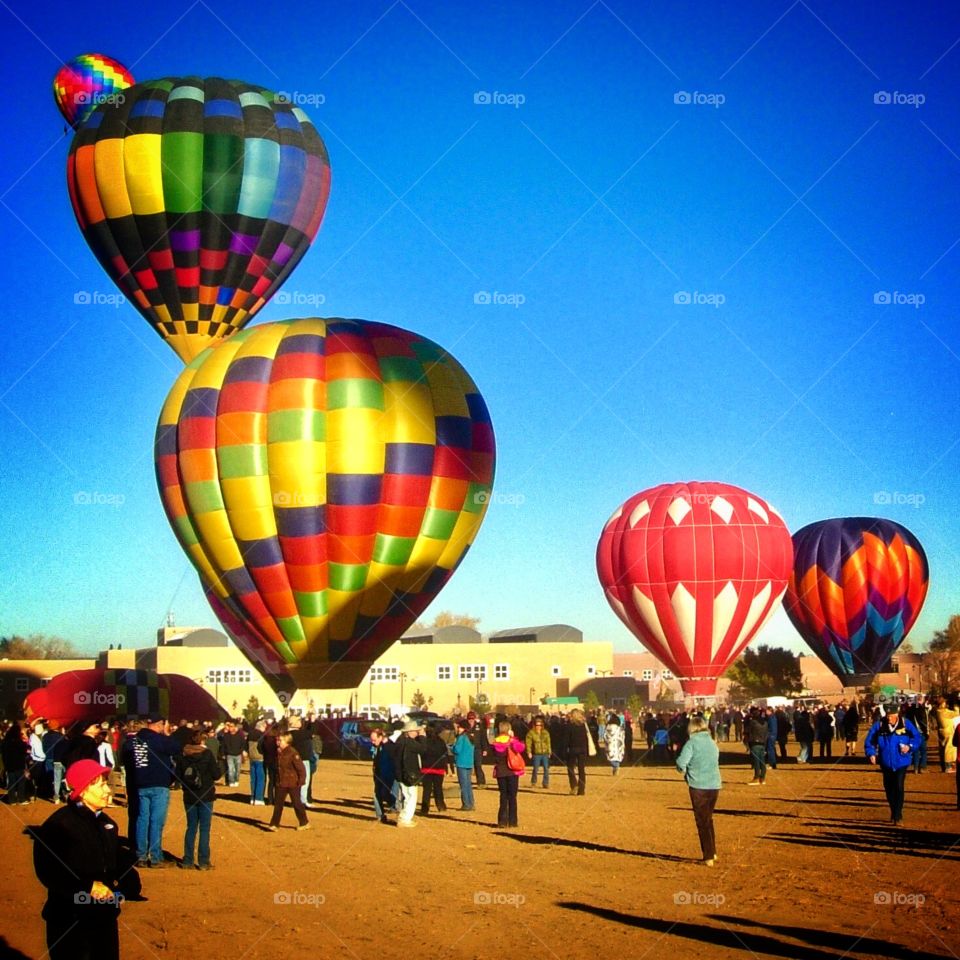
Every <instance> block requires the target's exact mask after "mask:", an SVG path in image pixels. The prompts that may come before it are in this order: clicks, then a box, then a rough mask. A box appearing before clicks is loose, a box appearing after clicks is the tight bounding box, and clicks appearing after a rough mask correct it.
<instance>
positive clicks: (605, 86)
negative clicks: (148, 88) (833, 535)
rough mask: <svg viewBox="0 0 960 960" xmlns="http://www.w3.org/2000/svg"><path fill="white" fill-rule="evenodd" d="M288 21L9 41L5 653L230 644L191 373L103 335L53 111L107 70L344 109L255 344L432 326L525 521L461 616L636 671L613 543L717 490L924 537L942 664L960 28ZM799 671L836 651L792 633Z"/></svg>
mask: <svg viewBox="0 0 960 960" xmlns="http://www.w3.org/2000/svg"><path fill="white" fill-rule="evenodd" d="M340 6H342V7H344V8H346V7H349V9H338V8H337V7H340ZM518 7H519V9H518ZM264 9H265V8H264V7H263V5H262V4H252V3H248V2H245V0H235V2H232V3H230V4H225V3H219V2H216V3H214V2H209V3H208V2H196V3H176V2H173V3H166V4H162V5H146V6H143V5H141V6H137V7H136V8H129V7H123V6H114V7H112V8H111V9H110V12H109V14H108V15H106V14H105V15H103V16H101V17H94V16H87V17H85V18H82V22H80V23H78V22H77V21H78V18H77V17H76V16H75V6H72V5H71V6H69V7H68V6H67V5H66V4H59V3H53V4H50V5H34V6H32V7H28V6H26V5H18V6H17V7H16V8H11V7H8V6H6V5H0V24H2V29H3V34H4V36H5V37H6V38H7V43H6V45H5V46H6V57H7V69H6V70H5V76H6V84H7V93H6V96H5V97H4V101H3V102H4V106H3V116H4V120H3V125H4V130H5V138H4V148H3V151H2V154H0V236H2V241H3V249H4V251H5V256H4V257H3V258H2V262H0V283H2V288H3V289H4V291H5V292H6V300H5V309H4V311H3V315H2V316H3V319H2V329H3V334H4V339H5V346H4V349H3V351H2V362H0V445H2V449H3V451H4V458H3V469H2V471H0V503H2V504H3V514H2V531H3V537H2V540H0V635H7V634H10V633H13V632H19V633H30V632H42V633H56V634H59V635H62V636H64V637H66V638H68V639H70V640H73V641H74V642H76V643H77V644H78V645H80V646H81V647H82V648H84V649H89V650H95V649H99V648H101V647H103V646H105V645H107V644H109V643H117V642H122V643H123V644H124V645H125V646H130V645H135V644H142V643H144V642H148V641H149V640H150V638H151V637H152V636H153V632H154V630H155V629H156V628H157V627H158V626H159V625H161V623H162V622H163V620H164V617H165V615H166V613H167V610H168V608H172V609H173V611H174V613H175V615H176V618H177V621H178V622H180V623H199V624H207V623H211V622H212V614H211V613H210V611H209V609H208V608H207V606H206V603H205V601H204V600H203V597H202V594H201V592H200V589H199V587H198V585H197V580H196V577H195V575H194V574H193V572H192V568H190V567H189V565H188V563H187V561H186V560H185V558H184V557H183V555H182V553H181V551H180V548H179V546H178V545H177V543H176V541H175V540H174V537H173V534H172V532H171V531H170V529H169V527H168V525H167V522H166V519H165V517H164V515H163V512H162V509H161V507H160V503H159V498H158V495H157V492H156V488H155V484H154V480H153V465H152V440H153V431H154V427H155V423H156V418H157V415H158V413H159V411H160V407H161V404H162V402H163V399H164V397H165V395H166V392H167V390H168V389H169V387H170V385H171V384H172V383H173V380H174V378H175V376H176V374H177V372H178V370H179V368H180V364H179V361H178V360H177V358H176V357H175V355H174V354H173V352H172V351H170V350H169V349H168V348H167V347H165V346H164V345H163V344H162V343H161V341H160V340H159V339H158V338H157V337H156V336H155V335H154V334H153V333H152V332H151V331H150V330H149V328H148V326H147V324H146V322H145V321H143V320H142V319H141V318H140V317H139V315H138V314H137V313H136V312H135V311H134V310H133V308H132V307H130V306H129V305H126V304H122V305H120V306H113V305H110V304H108V303H96V302H94V303H91V304H76V303H75V302H74V301H75V297H76V294H77V293H78V292H87V293H91V294H92V295H94V294H98V293H99V294H103V295H108V294H112V293H114V288H113V286H112V284H111V282H110V281H109V280H108V279H107V277H106V276H105V274H104V273H103V272H102V271H101V269H100V267H99V265H98V264H97V262H96V260H95V259H94V257H93V256H92V254H91V253H90V252H89V250H88V249H87V247H86V244H85V242H84V241H83V238H82V237H81V235H80V232H79V230H78V228H77V226H76V224H75V221H74V218H73V214H72V212H71V210H70V205H69V201H68V197H67V192H66V187H65V182H64V165H65V158H66V154H67V151H68V146H69V139H68V138H67V137H65V136H64V135H63V132H62V127H63V125H62V122H61V120H60V117H59V115H58V114H57V112H56V110H55V107H54V105H53V102H52V98H51V96H50V83H51V80H52V77H53V74H54V73H55V71H56V69H57V67H58V66H59V64H60V62H61V61H63V60H66V59H69V58H70V57H72V56H75V55H76V54H79V53H82V52H88V51H101V52H105V53H108V54H110V55H111V56H114V57H116V58H117V59H119V60H121V61H122V62H124V63H125V64H127V66H129V67H130V68H131V70H132V71H133V73H134V75H135V76H136V77H137V78H138V79H149V78H152V77H158V76H174V75H179V74H188V73H192V74H202V75H210V76H213V75H220V76H228V77H238V78H242V79H245V80H249V81H254V82H259V83H261V84H263V85H264V86H267V87H272V88H273V89H276V90H282V91H285V92H288V93H291V94H294V95H299V96H301V97H306V98H310V99H309V100H307V101H304V102H307V103H309V104H310V105H309V106H307V107H306V109H307V111H308V113H310V115H311V117H312V118H313V119H314V121H315V122H316V124H317V126H318V129H319V130H320V132H321V135H322V136H323V137H324V139H325V141H326V144H327V148H328V150H329V153H330V158H331V165H332V170H333V187H332V192H331V198H330V203H329V206H328V208H327V213H326V217H325V220H324V224H323V226H322V228H321V231H320V234H319V236H318V238H317V241H316V242H315V244H314V246H313V248H312V249H311V251H310V252H309V253H308V254H307V256H306V258H305V259H304V260H303V262H302V263H301V265H300V267H299V268H298V270H297V271H296V273H295V274H294V275H293V276H292V277H291V278H290V280H289V281H288V282H287V284H286V287H285V288H284V291H283V292H284V293H286V294H287V295H288V297H289V300H288V303H287V304H279V303H276V302H274V303H272V304H270V305H268V306H267V307H266V308H265V309H264V310H263V311H262V312H261V314H260V315H259V317H258V318H257V319H256V320H255V321H254V322H264V321H269V320H274V319H281V318H285V317H291V316H305V315H316V314H319V315H323V316H348V317H365V318H369V319H378V320H384V321H387V322H390V323H395V324H398V325H400V326H405V327H409V328H411V329H414V330H416V331H418V332H420V333H423V334H425V335H427V336H429V337H431V338H432V339H434V340H436V341H438V342H439V343H441V344H442V345H444V346H445V347H446V348H447V349H449V350H450V351H451V352H453V353H454V354H455V355H456V356H457V357H458V359H459V360H460V361H461V362H462V363H463V364H464V365H465V366H466V367H467V369H468V370H469V371H470V373H471V374H472V376H473V377H474V379H475V380H476V382H477V383H478V385H479V386H480V388H481V390H482V392H483V393H484V395H485V397H486V399H487V402H488V405H489V407H490V410H491V413H492V416H493V421H494V426H495V428H496V432H497V439H498V453H499V458H498V475H497V484H496V496H495V498H494V502H493V504H492V506H491V509H490V511H489V513H488V516H487V519H486V522H485V525H484V527H483V529H482V530H481V532H480V535H479V537H478V539H477V542H476V544H475V545H474V548H473V550H472V552H471V554H470V555H469V556H468V558H467V559H466V560H465V562H464V564H463V565H462V566H461V568H460V570H459V571H458V573H457V575H456V577H455V578H454V580H453V581H452V582H451V583H450V584H449V586H448V587H447V588H446V590H445V591H444V592H443V593H442V594H441V595H440V597H439V598H438V599H437V600H436V601H435V603H434V606H433V607H432V608H431V609H432V610H433V611H437V610H440V609H453V610H457V611H462V612H469V613H471V614H473V615H476V616H479V617H481V618H482V620H481V628H482V629H484V630H496V629H501V628H506V627H511V626H517V625H526V624H534V623H544V622H553V621H562V622H569V623H572V624H575V625H577V626H579V627H581V628H582V629H583V630H584V633H585V635H586V637H587V639H591V640H602V639H607V640H612V641H614V642H615V643H616V644H617V646H618V647H619V648H622V649H636V648H637V647H636V644H635V641H634V640H633V639H632V637H631V636H630V635H629V633H628V632H627V630H626V628H624V627H623V626H622V625H621V624H620V622H619V621H618V620H617V619H616V618H615V616H614V615H613V613H612V612H611V611H610V610H609V608H608V607H607V604H606V602H605V600H604V598H603V596H602V593H601V590H600V588H599V586H598V584H597V580H596V574H595V568H594V551H595V547H596V541H597V538H598V536H599V533H600V530H601V527H602V526H603V524H604V522H605V521H606V519H607V517H608V516H609V515H610V513H611V512H612V511H613V510H614V509H615V508H616V507H617V506H618V505H619V504H620V503H621V502H622V501H623V500H624V499H626V498H627V497H628V496H629V495H631V494H633V493H634V492H636V491H638V490H641V489H643V488H645V487H649V486H653V485H655V484H657V483H660V482H665V481H671V480H690V479H702V480H722V481H726V482H731V483H736V484H739V485H741V486H744V487H746V488H748V489H750V490H752V491H755V492H756V493H758V494H760V495H761V496H763V497H765V498H766V499H767V500H768V501H770V502H771V503H772V504H774V505H775V506H776V507H777V508H778V509H779V510H780V512H781V513H782V514H783V515H784V517H785V519H786V521H787V523H788V526H789V527H790V529H791V530H796V529H797V528H799V527H801V526H803V525H805V524H806V523H809V522H811V521H813V520H817V519H822V518H824V517H830V516H843V515H858V514H867V515H882V516H888V517H890V518H891V519H894V520H898V521H899V522H901V523H904V524H906V525H907V526H909V527H910V528H911V529H912V530H913V531H914V532H915V533H916V534H917V536H918V537H919V538H920V539H921V541H922V542H923V544H924V545H925V547H926V549H927V552H928V555H929V558H930V563H931V590H930V595H929V597H928V600H927V605H926V608H925V610H924V613H923V615H922V617H921V619H920V621H919V622H918V624H917V626H916V627H915V630H914V634H913V636H912V639H913V640H914V642H920V643H922V642H924V641H925V640H927V639H929V637H930V635H931V634H932V632H933V631H934V630H936V629H938V628H940V627H941V626H943V625H945V623H946V621H947V619H948V618H949V616H950V614H952V613H954V612H958V611H960V602H958V598H957V582H958V578H957V573H958V570H960V562H958V548H957V543H958V540H960V510H958V496H960V484H958V480H957V477H958V476H960V418H958V415H957V400H958V397H960V324H958V323H957V320H956V316H957V305H958V298H960V288H958V284H957V283H956V281H955V277H956V274H957V268H958V265H960V244H958V242H957V241H958V239H960V188H958V184H960V113H958V111H957V109H956V107H957V104H956V96H957V94H956V91H957V89H958V83H957V79H958V70H960V44H958V43H957V41H958V38H960V11H957V10H953V9H945V8H944V7H943V6H942V5H939V4H938V5H931V4H916V5H913V6H910V7H907V6H906V5H896V8H894V7H893V5H889V6H887V5H885V6H884V7H880V8H878V7H877V5H875V4H868V3H848V4H842V5H835V4H824V3H804V2H797V3H791V2H789V0H786V2H782V3H752V2H744V3H738V4H736V5H735V9H732V10H731V9H729V5H724V4H719V3H693V4H683V3H678V4H671V5H666V6H664V5H654V4H650V5H643V6H638V5H635V4H630V3H623V2H617V3H614V2H610V3H606V2H597V3H591V2H590V0H583V2H576V3H574V2H562V0H561V2H556V3H550V4H545V3H531V4H523V5H516V4H509V3H495V4H485V5H483V6H482V8H474V7H473V5H468V4H460V3H454V4H449V3H436V2H426V0H416V2H403V0H401V2H396V3H391V2H390V0H382V2H379V3H368V2H360V3H356V4H350V5H337V6H335V5H332V4H331V5H327V6H326V7H325V8H324V9H318V8H314V7H311V6H307V7H305V8H302V12H300V13H294V12H293V8H292V7H291V6H289V5H283V4H280V5H274V6H273V7H271V13H270V15H269V16H265V15H264ZM14 10H15V12H14ZM478 94H486V95H487V96H479V97H478V96H477V95H478ZM878 95H879V96H878ZM477 99H479V100H481V101H483V100H488V101H489V102H480V103H477V102H475V100H477ZM877 99H879V100H880V101H881V102H879V103H878V102H875V101H876V100H877ZM678 100H679V101H681V102H676V101H678ZM684 101H686V102H684ZM883 101H886V102H883ZM482 293H489V294H491V295H492V294H494V293H496V294H499V295H500V296H498V297H493V296H491V297H490V298H489V299H491V300H493V301H495V302H491V303H487V304H485V303H476V302H475V300H477V299H479V300H483V299H485V298H484V297H482V296H481V297H477V294H482ZM878 295H879V296H878ZM884 295H887V296H884ZM92 299H93V300H96V299H97V297H96V296H92ZM878 299H879V300H880V301H883V300H885V299H888V300H889V301H891V302H888V303H885V302H880V303H877V302H875V300H878ZM685 300H689V301H690V302H683V301H685ZM496 301H501V302H496ZM677 301H680V302H677ZM312 304H322V305H319V306H313V305H312ZM428 615H429V612H428ZM761 639H763V640H766V641H768V642H789V643H790V644H791V645H793V646H794V647H795V648H796V649H802V644H801V643H800V641H799V639H798V638H796V635H795V634H794V633H793V631H792V628H791V627H790V626H789V624H788V623H787V621H786V619H785V618H780V619H779V620H778V621H775V622H773V623H772V624H771V626H770V628H769V629H768V631H767V632H766V633H765V634H764V636H763V637H762V638H761Z"/></svg>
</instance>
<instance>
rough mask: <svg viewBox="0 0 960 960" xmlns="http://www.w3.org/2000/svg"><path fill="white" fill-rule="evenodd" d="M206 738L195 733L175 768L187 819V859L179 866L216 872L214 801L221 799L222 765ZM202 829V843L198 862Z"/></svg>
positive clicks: (184, 847)
mask: <svg viewBox="0 0 960 960" xmlns="http://www.w3.org/2000/svg"><path fill="white" fill-rule="evenodd" d="M204 739H205V738H204V736H203V733H202V731H200V730H194V731H192V732H191V734H190V738H189V740H188V741H187V743H186V745H185V746H184V748H183V754H182V755H181V756H178V757H177V759H176V764H175V767H174V776H175V778H176V780H177V782H178V783H179V784H180V789H181V790H182V791H183V812H184V814H185V815H186V818H187V828H186V830H185V831H184V834H183V859H182V860H181V861H180V863H179V864H178V866H180V867H182V868H183V869H191V868H192V867H193V866H194V863H196V867H197V869H198V870H212V869H213V864H211V863H210V824H211V822H212V820H213V801H214V800H215V799H216V797H217V788H216V786H215V784H216V781H217V780H219V779H220V764H219V763H218V762H217V758H216V757H214V755H213V754H212V753H211V752H210V750H208V749H207V747H206V746H205V745H204ZM198 828H199V831H200V841H199V847H198V848H197V859H196V861H194V859H193V853H194V845H195V843H196V840H197V830H198Z"/></svg>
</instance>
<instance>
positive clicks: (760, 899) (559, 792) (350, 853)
mask: <svg viewBox="0 0 960 960" xmlns="http://www.w3.org/2000/svg"><path fill="white" fill-rule="evenodd" d="M722 747H723V751H724V753H723V760H724V767H723V776H724V789H723V791H722V793H721V795H720V802H719V804H718V809H717V815H716V818H715V822H716V828H717V837H718V863H717V866H716V867H715V868H714V869H710V868H707V867H705V866H704V865H702V864H701V863H699V846H698V844H697V836H696V830H695V829H694V824H693V816H692V814H691V812H690V808H689V800H688V796H687V792H686V786H685V785H684V783H683V781H682V779H681V778H680V777H679V776H678V775H676V774H675V773H674V771H673V769H672V767H668V766H639V765H638V766H631V767H628V768H625V769H623V770H621V772H620V775H619V776H617V777H613V776H611V774H610V770H609V768H608V767H605V766H595V767H591V768H589V771H588V779H587V793H586V796H583V797H576V796H570V795H569V790H568V786H567V781H566V776H565V771H563V770H558V769H555V770H554V778H553V780H552V782H551V784H550V789H549V790H544V789H542V788H541V787H540V786H537V787H536V788H532V787H531V786H530V778H529V774H528V775H527V776H526V777H525V778H524V782H523V785H522V788H521V792H520V798H519V818H520V828H519V830H516V831H505V830H499V829H497V828H496V827H495V826H494V825H493V824H494V823H495V822H496V809H497V793H496V791H495V789H489V788H488V789H485V790H480V791H479V792H478V793H477V810H476V812H473V813H459V812H458V811H457V808H458V807H459V797H458V796H457V795H456V790H455V787H454V786H453V785H452V784H451V782H450V778H448V779H447V788H446V791H447V797H448V805H449V808H448V811H447V813H446V814H442V815H436V814H433V815H431V816H430V817H429V818H426V819H423V818H419V817H418V821H417V827H416V829H414V830H400V829H397V828H396V827H394V826H389V827H388V826H384V825H381V824H380V823H378V822H377V821H376V820H374V819H373V816H372V812H371V803H370V800H369V794H370V792H371V774H370V768H369V765H368V764H366V763H362V762H357V761H336V760H322V761H321V762H320V767H319V770H318V773H317V778H316V780H315V791H314V792H315V797H316V798H317V809H316V810H314V811H313V812H311V814H310V820H311V824H312V829H311V830H310V831H307V832H303V833H298V832H296V831H294V829H293V826H294V824H295V818H294V816H293V811H292V810H289V809H288V810H287V811H285V813H284V822H283V824H282V826H281V829H280V831H279V832H278V833H273V834H272V833H268V832H266V831H264V830H263V829H262V825H263V824H265V823H266V821H267V820H268V819H269V813H270V810H269V808H266V807H252V806H250V804H249V803H248V802H247V801H248V795H246V794H245V793H244V792H243V790H244V785H245V783H246V776H245V775H244V776H243V778H242V780H241V788H239V789H222V790H221V791H220V797H219V798H218V800H217V803H216V806H215V816H214V827H213V839H212V848H213V862H214V864H215V869H214V870H213V871H210V872H204V873H201V872H198V871H189V872H188V871H185V870H178V869H176V868H173V869H167V870H144V871H143V883H144V894H145V895H146V897H147V900H146V901H145V902H139V903H127V904H125V905H124V908H123V913H122V915H121V921H120V922H121V950H122V955H123V956H124V958H127V960H132V958H144V960H151V958H157V957H165V956H172V957H187V956H190V957H202V958H207V960H214V958H221V957H222V958H225V960H227V958H229V960H260V958H263V960H273V958H278V957H280V958H283V957H291V958H303V957H315V956H319V957H332V956H337V957H341V958H354V960H367V958H370V960H393V958H397V960H400V958H404V960H408V958H409V957H410V955H411V954H418V955H426V956H429V957H430V958H431V960H447V958H449V960H459V958H477V960H480V958H490V960H500V958H502V957H503V956H504V955H506V954H508V953H509V954H510V955H514V956H519V957H525V956H534V957H536V958H537V960H548V958H556V960H565V958H587V957H590V958H592V960H596V958H602V957H621V956H624V957H630V958H631V960H641V958H644V957H650V958H654V957H656V958H659V957H669V958H671V960H687V958H691V960H692V958H721V957H724V958H725V957H739V958H743V960H748V958H759V957H783V958H799V960H806V958H809V960H828V958H836V960H839V958H841V957H851V958H865V957H879V958H891V960H908V958H910V960H913V958H915V957H925V958H932V960H946V958H956V957H958V955H960V937H958V927H960V882H958V881H960V843H958V841H960V812H957V810H956V801H955V796H956V795H955V788H954V778H953V776H952V775H950V774H942V773H940V772H939V769H934V768H931V769H929V770H928V771H927V772H926V773H924V774H922V775H920V776H915V775H913V774H910V775H909V776H908V779H907V807H906V814H905V816H906V823H905V827H906V828H905V829H902V828H894V827H893V826H891V825H890V824H889V813H888V810H887V807H886V803H885V801H884V796H883V788H882V784H881V782H880V776H879V774H878V773H876V772H875V771H874V770H872V769H871V768H870V767H869V766H867V765H866V764H865V763H864V761H863V760H862V759H860V760H857V761H847V762H843V761H840V762H836V761H835V762H834V763H833V764H832V765H819V764H814V765H807V766H798V765H797V764H796V763H795V761H794V760H790V761H789V762H788V763H787V764H781V765H780V767H779V769H777V770H776V771H772V772H771V773H770V775H769V777H768V779H767V783H766V785H764V786H763V787H751V786H747V781H748V780H749V779H750V772H749V769H748V764H747V761H746V758H745V756H744V754H743V753H742V748H740V747H739V746H738V745H736V744H723V745H722ZM792 752H793V753H794V754H795V753H796V746H795V745H792ZM170 809H171V813H170V817H169V819H168V821H167V828H166V831H165V834H164V847H165V849H166V850H167V851H168V854H169V855H170V856H179V855H180V854H181V853H182V852H183V851H182V835H183V825H184V817H183V808H182V804H181V802H180V798H179V795H177V794H175V795H174V796H173V798H172V802H171V808H170ZM52 810H53V807H52V806H51V805H50V804H48V803H46V802H42V801H40V802H35V803H33V804H31V805H30V806H23V807H7V806H6V805H0V849H2V851H3V864H4V865H3V883H2V889H0V957H4V958H5V957H7V956H16V957H19V956H26V957H29V958H32V960H40V958H42V957H44V956H45V949H44V939H43V924H42V922H41V921H40V918H39V915H40V908H41V906H42V904H43V900H44V893H43V890H42V888H41V887H40V885H39V883H38V882H37V880H36V878H35V876H34V873H33V869H32V861H31V841H30V840H29V839H28V838H27V837H26V836H24V834H23V829H24V827H25V826H27V825H30V824H36V823H40V822H42V821H43V820H44V819H45V818H46V817H47V816H49V814H50V813H51V812H52ZM110 812H111V814H112V815H113V816H114V819H116V820H117V821H118V823H119V824H120V825H121V829H125V826H126V811H125V810H124V809H122V808H119V809H115V810H112V811H110ZM3 938H5V939H6V946H4V941H3ZM16 951H20V953H17V952H16Z"/></svg>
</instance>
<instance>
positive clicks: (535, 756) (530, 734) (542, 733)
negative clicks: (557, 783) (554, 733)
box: [525, 717, 552, 790]
mask: <svg viewBox="0 0 960 960" xmlns="http://www.w3.org/2000/svg"><path fill="white" fill-rule="evenodd" d="M525 746H526V748H527V756H528V757H530V758H531V759H530V766H531V773H530V783H531V784H532V785H533V786H536V785H537V770H538V769H540V770H542V771H543V789H544V790H548V789H549V788H550V751H551V750H552V744H551V743H550V731H549V730H548V729H547V728H546V725H545V724H544V722H543V717H537V718H536V719H535V720H534V721H533V726H532V727H530V729H529V730H528V731H527V738H526V744H525Z"/></svg>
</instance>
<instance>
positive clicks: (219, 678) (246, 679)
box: [206, 667, 253, 685]
mask: <svg viewBox="0 0 960 960" xmlns="http://www.w3.org/2000/svg"><path fill="white" fill-rule="evenodd" d="M206 682H207V683H208V684H210V683H212V684H214V685H217V684H221V683H223V684H229V683H253V671H252V670H251V669H250V668H248V667H238V668H235V669H232V668H224V669H220V670H208V671H207V680H206Z"/></svg>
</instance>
